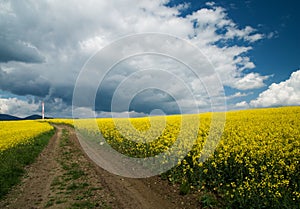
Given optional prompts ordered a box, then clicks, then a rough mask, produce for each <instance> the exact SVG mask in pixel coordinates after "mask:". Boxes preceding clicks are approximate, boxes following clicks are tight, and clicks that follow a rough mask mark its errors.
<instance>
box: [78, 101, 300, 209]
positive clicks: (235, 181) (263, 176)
mask: <svg viewBox="0 0 300 209" xmlns="http://www.w3.org/2000/svg"><path fill="white" fill-rule="evenodd" d="M183 118H185V119H186V120H187V121H189V126H184V127H183V126H182V120H183ZM197 118H198V119H199V118H200V124H199V126H198V133H197V136H196V140H195V137H194V136H193V134H191V132H190V130H192V129H194V128H195V124H197V123H196V122H195V121H196V119H197ZM211 121H212V118H211V114H210V113H205V114H199V115H177V116H163V117H145V118H131V119H113V118H106V119H96V124H97V129H98V130H95V126H94V123H95V120H92V119H90V120H88V119H86V120H81V122H80V129H82V130H85V132H86V133H87V134H88V135H89V136H91V139H94V138H95V137H93V136H97V133H96V132H97V131H100V132H101V134H102V136H103V137H104V139H105V140H106V142H107V143H108V144H109V145H110V146H111V147H112V148H113V149H115V150H117V151H118V152H120V153H122V154H124V155H126V156H129V157H135V158H136V157H137V158H141V159H143V158H146V157H151V156H156V155H158V154H159V153H168V152H170V147H171V146H172V145H173V144H174V143H176V140H177V138H178V136H179V135H181V137H182V138H183V140H180V142H179V143H178V144H177V146H176V147H177V148H178V149H176V150H173V151H176V152H178V153H177V155H178V156H179V157H178V163H177V164H176V166H174V167H173V168H172V169H170V170H168V171H167V172H165V173H163V174H161V176H162V177H164V178H167V179H168V180H169V181H171V182H177V183H180V184H181V185H185V187H188V191H209V192H211V193H213V194H216V195H217V196H219V197H220V198H221V199H222V200H224V201H225V202H226V204H228V205H229V207H232V208H245V207H246V208H249V207H250V208H251V207H252V208H293V207H296V206H297V205H299V199H300V185H299V179H300V165H299V161H300V128H299V127H300V107H282V108H268V109H254V110H243V111H231V112H227V113H226V125H225V128H224V132H223V134H222V137H221V139H220V140H219V141H213V142H212V143H211V151H212V152H211V153H212V155H210V157H209V158H208V159H206V160H205V161H204V162H203V161H202V160H201V159H202V157H203V147H204V144H205V143H207V140H208V136H209V134H211V133H210V132H213V131H219V130H211V129H210V126H211ZM210 140H211V139H210ZM214 143H217V144H214ZM187 148H188V149H189V151H188V152H187V153H186V152H184V151H186V149H187ZM182 150H184V151H182ZM166 160H167V159H166ZM160 163H164V162H163V161H162V162H160Z"/></svg>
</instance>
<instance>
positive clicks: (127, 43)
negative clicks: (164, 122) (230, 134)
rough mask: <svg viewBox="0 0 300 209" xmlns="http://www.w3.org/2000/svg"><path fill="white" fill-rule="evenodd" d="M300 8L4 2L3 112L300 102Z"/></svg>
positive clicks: (147, 1) (120, 111) (140, 110)
mask: <svg viewBox="0 0 300 209" xmlns="http://www.w3.org/2000/svg"><path fill="white" fill-rule="evenodd" d="M299 9H300V2H298V1H294V0H286V1H259V0H247V1H238V0H235V1H202V0H197V1H196V0H195V1H182V0H130V1H129V0H126V1H124V0H112V1H95V0H85V1H72V0H66V1H57V0H51V1H50V0H49V1H34V0H27V1H7V0H0V28H1V30H0V113H2V114H12V115H16V116H20V117H24V116H27V115H31V114H37V113H40V111H41V101H45V110H46V116H52V117H72V112H73V113H74V112H76V117H90V116H91V115H96V116H97V117H110V116H111V114H112V113H113V114H115V115H116V116H119V117H123V116H124V117H127V116H130V117H139V116H145V115H149V114H150V115H151V114H154V115H155V114H178V113H195V112H203V111H218V110H219V111H222V110H224V109H226V110H236V109H248V108H260V107H277V106H289V105H300V39H299V37H300V27H299V21H300V13H299V12H298V10H299ZM137 34H138V35H137ZM151 34H152V35H151ZM153 34H154V35H153ZM158 34H160V35H158ZM147 38H148V39H147ZM149 41H150V42H149ZM126 47H127V48H126ZM104 52H105V53H104ZM135 52H139V53H142V54H134V53H135ZM149 52H151V53H149ZM152 52H155V53H152ZM158 52H163V53H161V54H160V53H158ZM101 56H102V57H101ZM118 56H119V57H118ZM117 58H118V59H117ZM194 62H198V65H194V66H193V63H194ZM109 63H111V64H114V65H113V67H111V66H110V65H108V64H109ZM186 63H190V64H191V66H192V68H189V67H188V66H190V65H186ZM95 64H97V69H96V71H97V72H96V71H95V72H94V71H89V70H88V69H87V68H89V67H91V68H92V67H95V66H94V65H95ZM110 67H111V68H110ZM208 69H209V70H208ZM91 89H92V90H91ZM91 92H94V95H92V96H91ZM74 97H75V98H74ZM87 101H88V102H87Z"/></svg>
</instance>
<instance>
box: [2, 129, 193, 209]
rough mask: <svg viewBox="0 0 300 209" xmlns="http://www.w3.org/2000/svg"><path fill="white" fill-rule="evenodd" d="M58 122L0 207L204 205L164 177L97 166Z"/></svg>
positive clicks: (130, 208) (118, 208)
mask: <svg viewBox="0 0 300 209" xmlns="http://www.w3.org/2000/svg"><path fill="white" fill-rule="evenodd" d="M55 127H56V129H57V131H56V134H55V135H54V136H53V137H52V139H51V140H50V142H49V144H48V146H47V147H46V148H45V149H44V150H43V152H42V153H41V154H40V156H39V157H38V158H37V160H36V162H35V163H33V164H32V165H30V166H28V168H26V175H25V176H24V177H23V179H22V183H21V184H20V185H18V186H16V187H15V188H14V189H13V190H12V191H11V192H10V193H9V194H8V195H7V196H6V197H5V199H4V200H2V201H1V202H0V208H15V209H20V208H24V209H26V208H30V209H37V208H116V209H122V208H124V209H127V208H128V209H139V208H140V209H151V208H155V209H157V208H164V209H168V208H172V209H175V208H199V205H198V203H197V197H196V196H194V195H193V194H190V195H187V196H181V195H179V191H178V186H176V185H169V184H168V182H166V181H161V180H160V178H159V177H151V178H147V179H131V178H123V177H121V176H117V175H114V174H111V173H109V172H107V171H106V170H104V169H102V168H100V167H98V166H97V165H95V164H94V163H93V162H92V161H91V160H90V159H89V158H88V156H87V155H86V154H85V153H84V152H83V151H82V148H81V146H80V144H79V142H78V140H77V137H76V134H75V131H74V129H73V128H71V127H68V126H63V125H55Z"/></svg>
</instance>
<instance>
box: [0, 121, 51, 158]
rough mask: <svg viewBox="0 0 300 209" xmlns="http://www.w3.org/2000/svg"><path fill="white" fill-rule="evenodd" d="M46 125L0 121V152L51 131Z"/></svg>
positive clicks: (33, 122)
mask: <svg viewBox="0 0 300 209" xmlns="http://www.w3.org/2000/svg"><path fill="white" fill-rule="evenodd" d="M52 129H53V127H52V126H50V125H49V124H48V123H42V122H38V121H0V130H1V131H0V152H1V151H3V150H6V149H9V148H12V147H14V146H16V145H18V144H28V143H30V142H31V140H32V139H33V138H34V137H36V136H38V135H40V134H42V133H45V132H48V131H50V130H52Z"/></svg>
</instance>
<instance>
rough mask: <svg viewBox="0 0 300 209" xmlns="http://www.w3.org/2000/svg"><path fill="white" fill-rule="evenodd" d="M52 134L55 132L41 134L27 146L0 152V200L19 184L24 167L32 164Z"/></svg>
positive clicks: (22, 145)
mask: <svg viewBox="0 0 300 209" xmlns="http://www.w3.org/2000/svg"><path fill="white" fill-rule="evenodd" d="M54 133H55V130H52V131H49V132H47V133H43V134H41V135H39V136H37V137H36V138H34V139H33V140H32V141H31V143H29V144H21V145H17V146H15V147H13V148H10V149H7V150H4V151H3V152H0V199H2V198H3V197H4V195H6V194H7V193H8V192H9V190H10V189H11V188H12V187H13V186H14V185H16V184H17V183H19V182H20V179H21V176H22V175H23V174H24V171H25V170H24V167H25V166H26V165H29V164H31V163H33V162H34V160H35V159H36V157H37V156H38V155H39V154H40V152H41V151H42V150H43V149H44V147H45V146H46V145H47V144H48V142H49V139H50V138H51V137H52V136H53V134H54Z"/></svg>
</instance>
